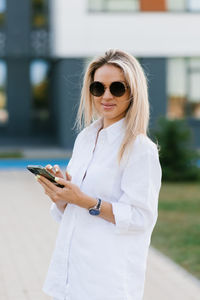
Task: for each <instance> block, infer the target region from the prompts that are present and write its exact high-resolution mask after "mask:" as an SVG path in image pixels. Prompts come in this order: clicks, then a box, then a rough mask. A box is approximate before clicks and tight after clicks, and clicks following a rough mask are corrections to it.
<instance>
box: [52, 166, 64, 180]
mask: <svg viewBox="0 0 200 300" xmlns="http://www.w3.org/2000/svg"><path fill="white" fill-rule="evenodd" d="M54 170H55V176H57V177H61V178H64V176H63V174H62V172H61V170H60V167H59V165H54Z"/></svg>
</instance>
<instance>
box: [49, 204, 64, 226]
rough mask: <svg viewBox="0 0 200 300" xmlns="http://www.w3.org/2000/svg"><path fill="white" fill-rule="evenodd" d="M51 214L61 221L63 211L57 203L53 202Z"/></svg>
mask: <svg viewBox="0 0 200 300" xmlns="http://www.w3.org/2000/svg"><path fill="white" fill-rule="evenodd" d="M50 214H51V215H52V217H53V218H54V219H55V220H56V221H57V222H59V223H60V221H61V219H62V216H63V213H62V212H61V211H60V210H59V209H58V208H57V206H56V204H55V203H52V205H51V208H50Z"/></svg>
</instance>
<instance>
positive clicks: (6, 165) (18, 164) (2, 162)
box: [0, 158, 69, 169]
mask: <svg viewBox="0 0 200 300" xmlns="http://www.w3.org/2000/svg"><path fill="white" fill-rule="evenodd" d="M68 162H69V159H60V158H58V159H0V169H26V167H27V165H41V166H46V165H47V164H51V165H55V164H57V165H59V166H60V167H61V168H65V167H66V166H67V164H68Z"/></svg>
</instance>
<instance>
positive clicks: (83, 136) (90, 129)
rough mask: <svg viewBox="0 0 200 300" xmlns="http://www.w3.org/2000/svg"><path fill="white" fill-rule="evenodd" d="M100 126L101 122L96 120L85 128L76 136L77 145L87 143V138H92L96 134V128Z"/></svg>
mask: <svg viewBox="0 0 200 300" xmlns="http://www.w3.org/2000/svg"><path fill="white" fill-rule="evenodd" d="M98 124H99V120H96V121H94V122H92V123H91V124H90V125H88V126H86V127H85V128H83V129H82V130H81V131H80V132H79V133H78V134H77V136H76V140H75V145H77V144H80V143H84V142H86V141H87V138H90V137H91V136H92V135H93V134H94V133H95V132H96V130H95V128H96V127H98V126H99V125H98Z"/></svg>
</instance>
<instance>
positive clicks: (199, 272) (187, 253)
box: [152, 183, 200, 279]
mask: <svg viewBox="0 0 200 300" xmlns="http://www.w3.org/2000/svg"><path fill="white" fill-rule="evenodd" d="M152 245H153V246H154V247H155V248H157V249H159V250H160V251H161V252H163V253H164V254H166V255H167V256H169V257H170V258H172V259H173V260H174V261H175V262H177V263H178V264H180V265H181V266H182V267H183V268H185V269H186V270H187V271H189V272H190V273H192V274H193V275H195V276H196V277H197V278H199V279H200V183H163V185H162V188H161V192H160V198H159V216H158V222H157V224H156V227H155V229H154V232H153V235H152Z"/></svg>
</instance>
